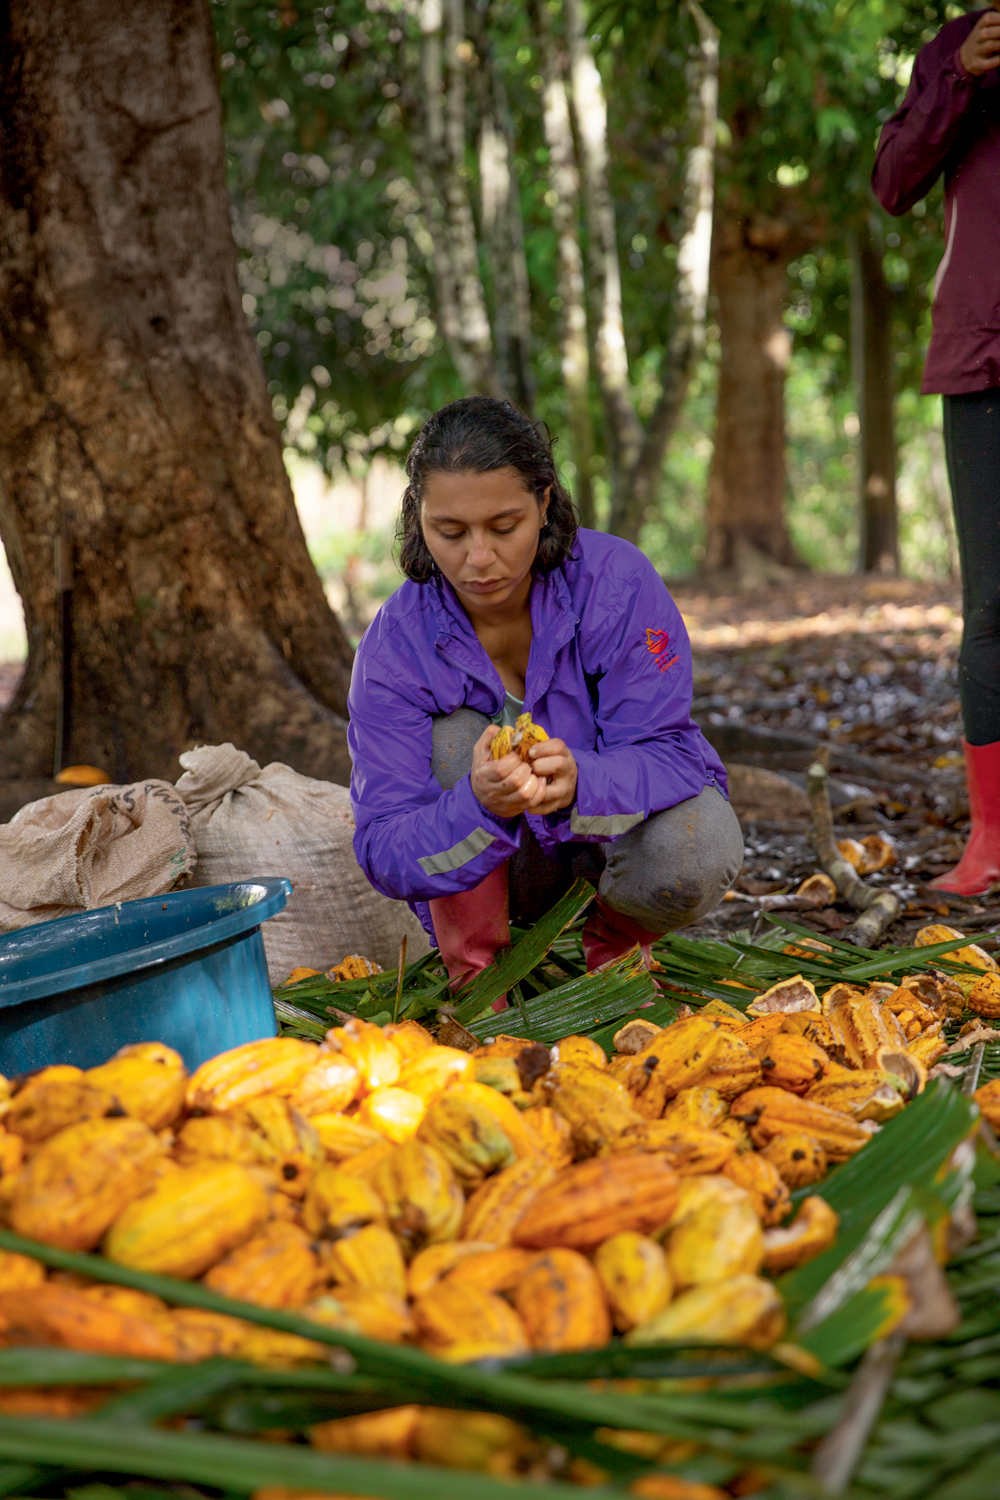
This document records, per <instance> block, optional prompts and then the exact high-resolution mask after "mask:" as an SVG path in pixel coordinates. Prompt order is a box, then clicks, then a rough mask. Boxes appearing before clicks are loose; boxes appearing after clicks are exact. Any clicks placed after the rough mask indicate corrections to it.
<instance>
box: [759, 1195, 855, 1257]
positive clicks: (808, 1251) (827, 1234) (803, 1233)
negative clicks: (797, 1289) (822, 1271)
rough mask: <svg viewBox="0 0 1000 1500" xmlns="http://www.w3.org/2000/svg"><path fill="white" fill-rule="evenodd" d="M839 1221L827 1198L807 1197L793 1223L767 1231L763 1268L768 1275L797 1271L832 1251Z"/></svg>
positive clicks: (765, 1232)
mask: <svg viewBox="0 0 1000 1500" xmlns="http://www.w3.org/2000/svg"><path fill="white" fill-rule="evenodd" d="M839 1223H840V1218H839V1215H838V1214H837V1213H835V1212H834V1210H833V1209H832V1208H831V1207H830V1205H829V1204H828V1203H827V1202H826V1200H825V1199H824V1198H819V1197H816V1196H813V1197H810V1198H804V1199H803V1200H802V1204H801V1206H800V1208H799V1211H798V1213H797V1214H796V1215H795V1218H794V1219H793V1220H792V1222H791V1224H789V1225H788V1226H787V1228H784V1229H767V1230H765V1231H764V1269H765V1270H766V1271H767V1273H768V1275H769V1276H780V1275H781V1273H782V1271H791V1270H794V1268H795V1267H796V1266H804V1265H805V1264H806V1262H807V1261H810V1260H815V1258H816V1256H817V1255H821V1254H822V1252H823V1251H824V1250H829V1248H830V1246H831V1245H832V1244H833V1242H834V1240H835V1239H836V1238H837V1228H838V1225H839Z"/></svg>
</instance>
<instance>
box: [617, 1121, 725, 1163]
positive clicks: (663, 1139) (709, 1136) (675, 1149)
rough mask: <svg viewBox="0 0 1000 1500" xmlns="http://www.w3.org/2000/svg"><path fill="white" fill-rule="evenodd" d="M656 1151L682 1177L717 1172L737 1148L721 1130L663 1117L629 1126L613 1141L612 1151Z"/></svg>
mask: <svg viewBox="0 0 1000 1500" xmlns="http://www.w3.org/2000/svg"><path fill="white" fill-rule="evenodd" d="M623 1151H625V1152H634V1151H657V1152H659V1153H661V1154H662V1155H664V1156H666V1158H667V1159H668V1161H669V1162H670V1165H671V1166H672V1167H673V1168H674V1171H675V1172H677V1174H678V1175H679V1176H681V1177H692V1176H695V1175H697V1174H698V1173H700V1172H718V1171H720V1170H721V1169H722V1167H723V1166H724V1164H725V1163H726V1162H727V1161H728V1160H729V1158H730V1157H731V1156H733V1155H734V1154H735V1151H736V1141H735V1140H734V1139H733V1138H732V1136H729V1135H724V1134H723V1133H722V1132H721V1131H718V1130H699V1129H697V1127H695V1126H684V1125H675V1124H674V1122H673V1120H672V1119H671V1118H669V1117H668V1116H666V1115H665V1116H664V1117H663V1119H662V1120H644V1121H643V1122H642V1124H641V1125H630V1126H629V1127H628V1129H627V1130H623V1131H622V1133H621V1135H620V1136H619V1137H618V1139H617V1140H615V1141H612V1143H611V1148H610V1152H605V1153H602V1154H604V1155H609V1154H612V1153H613V1154H617V1153H619V1152H623Z"/></svg>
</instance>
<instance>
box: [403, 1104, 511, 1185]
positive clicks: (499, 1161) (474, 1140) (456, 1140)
mask: <svg viewBox="0 0 1000 1500" xmlns="http://www.w3.org/2000/svg"><path fill="white" fill-rule="evenodd" d="M479 1087H482V1085H479ZM488 1092H489V1093H492V1094H494V1096H495V1097H496V1098H500V1097H501V1096H500V1095H499V1094H496V1091H495V1090H493V1089H490V1090H488ZM420 1139H421V1140H422V1141H426V1142H427V1144H428V1145H430V1146H434V1147H435V1148H436V1149H437V1150H438V1151H440V1152H441V1154H442V1156H444V1157H445V1159H446V1160H447V1161H448V1162H449V1163H450V1165H451V1168H452V1171H453V1172H454V1173H455V1176H456V1177H457V1178H458V1180H459V1182H460V1183H461V1184H462V1185H463V1187H465V1188H467V1189H471V1188H476V1187H478V1186H479V1184H480V1183H481V1182H482V1181H483V1178H484V1177H487V1176H489V1175H490V1174H491V1173H493V1172H497V1171H500V1170H502V1169H503V1168H504V1167H509V1166H510V1165H511V1163H512V1162H513V1161H514V1160H515V1152H514V1147H513V1145H512V1144H511V1141H510V1139H509V1137H508V1136H507V1135H506V1134H505V1132H504V1130H503V1128H502V1126H501V1124H500V1121H499V1119H498V1117H497V1114H496V1112H495V1111H494V1110H493V1109H492V1108H491V1107H490V1105H489V1104H488V1103H487V1102H486V1101H485V1100H483V1099H481V1098H480V1097H478V1096H476V1095H473V1094H470V1089H469V1086H468V1085H458V1086H457V1087H455V1088H453V1089H451V1090H450V1091H449V1092H448V1093H446V1094H444V1095H442V1097H441V1098H440V1099H438V1100H437V1101H436V1103H434V1104H432V1105H431V1107H430V1109H429V1110H428V1112H427V1118H426V1119H425V1120H424V1123H423V1125H422V1126H421V1127H420Z"/></svg>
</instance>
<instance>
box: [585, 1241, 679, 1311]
mask: <svg viewBox="0 0 1000 1500" xmlns="http://www.w3.org/2000/svg"><path fill="white" fill-rule="evenodd" d="M594 1269H595V1270H596V1272H597V1274H598V1276H599V1277H600V1278H601V1285H602V1286H603V1287H604V1294H605V1296H606V1297H607V1299H608V1305H609V1307H610V1308H611V1315H612V1317H613V1318H614V1323H615V1327H616V1328H617V1329H618V1331H619V1333H627V1332H628V1331H629V1329H630V1328H635V1327H636V1326H637V1325H638V1324H640V1323H648V1322H649V1320H650V1318H654V1317H655V1316H656V1314H657V1313H659V1312H662V1311H663V1309H664V1308H665V1307H666V1305H667V1303H668V1302H669V1301H670V1298H671V1296H672V1295H673V1289H674V1286H673V1278H672V1277H671V1275H670V1268H669V1266H668V1265H667V1257H666V1254H665V1253H664V1250H663V1246H662V1245H658V1244H657V1242H656V1240H651V1239H650V1238H649V1237H648V1236H647V1235H644V1234H636V1233H635V1232H634V1230H628V1229H627V1230H623V1231H622V1232H621V1233H620V1234H613V1235H611V1237H610V1238H609V1239H606V1240H605V1241H604V1242H603V1244H601V1245H599V1246H598V1247H597V1253H596V1254H595V1256H594Z"/></svg>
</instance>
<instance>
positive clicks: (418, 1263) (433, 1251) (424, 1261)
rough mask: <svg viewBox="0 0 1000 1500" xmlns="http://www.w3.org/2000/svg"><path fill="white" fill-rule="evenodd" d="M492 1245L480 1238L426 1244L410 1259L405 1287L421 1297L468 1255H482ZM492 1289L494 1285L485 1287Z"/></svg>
mask: <svg viewBox="0 0 1000 1500" xmlns="http://www.w3.org/2000/svg"><path fill="white" fill-rule="evenodd" d="M493 1248H494V1247H493V1246H492V1245H488V1244H486V1243H485V1242H484V1241H481V1240H453V1241H452V1242H451V1243H450V1244H446V1245H428V1247H427V1249H426V1250H421V1251H420V1253H419V1255H415V1256H414V1257H413V1259H412V1260H411V1261H410V1264H409V1267H408V1268H407V1272H406V1287H407V1291H408V1292H409V1294H410V1296H411V1297H422V1296H423V1295H424V1293H425V1292H429V1291H430V1289H431V1287H432V1286H437V1284H438V1282H439V1281H442V1280H443V1279H444V1277H445V1276H448V1275H449V1274H450V1273H451V1272H452V1271H454V1270H455V1268H456V1266H458V1265H460V1264H461V1263H462V1261H463V1260H467V1259H468V1258H469V1257H470V1256H477V1255H482V1254H483V1253H484V1252H486V1251H490V1250H492V1249H493ZM486 1290H487V1291H494V1290H495V1288H494V1287H487V1288H486Z"/></svg>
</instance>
